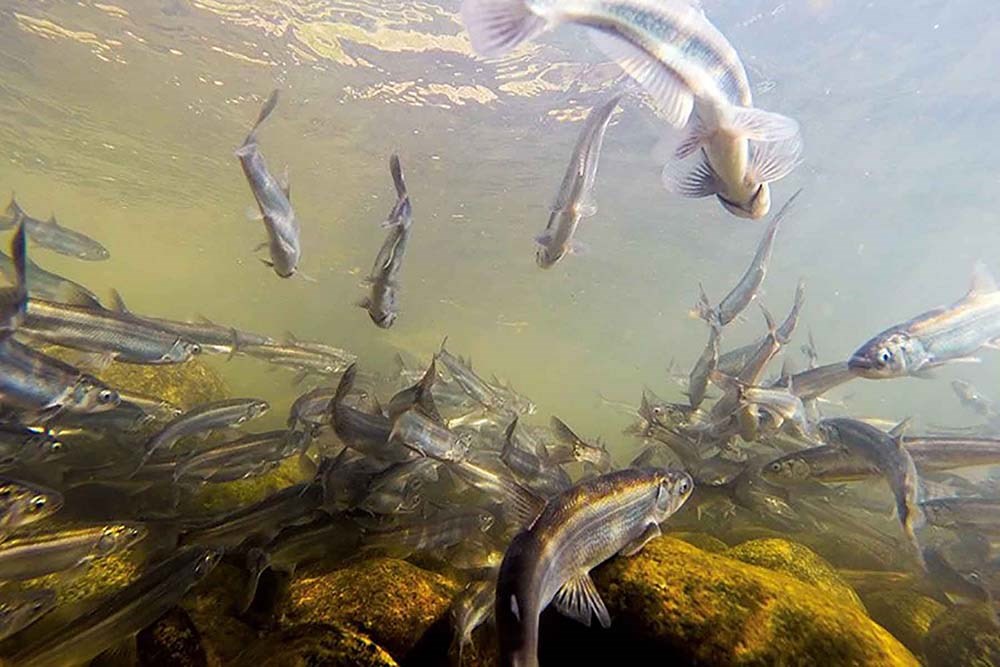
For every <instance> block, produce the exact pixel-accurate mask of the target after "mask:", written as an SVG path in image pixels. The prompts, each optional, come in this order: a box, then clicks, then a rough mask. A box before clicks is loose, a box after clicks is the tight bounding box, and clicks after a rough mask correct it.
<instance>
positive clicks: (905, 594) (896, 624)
mask: <svg viewBox="0 0 1000 667" xmlns="http://www.w3.org/2000/svg"><path fill="white" fill-rule="evenodd" d="M861 599H862V600H863V601H864V603H865V607H867V609H868V613H869V615H870V616H871V617H872V620H874V621H875V622H876V623H878V624H879V625H881V626H882V627H883V628H885V629H886V630H888V631H889V632H891V633H892V635H893V636H894V637H895V638H896V639H898V640H899V641H901V642H903V644H904V645H905V646H906V647H907V648H908V649H910V650H911V651H913V652H914V653H918V654H919V653H921V652H922V651H923V642H924V637H925V636H926V635H927V632H928V631H929V630H930V627H931V624H932V623H933V622H934V619H935V618H937V617H938V616H939V615H940V614H941V613H942V612H943V611H945V609H946V607H945V606H944V605H943V604H941V603H940V602H938V601H937V600H934V599H932V598H929V597H927V596H926V595H921V594H920V593H917V592H915V591H910V590H881V591H874V592H871V593H868V594H865V595H863V596H862V598H861Z"/></svg>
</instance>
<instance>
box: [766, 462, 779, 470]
mask: <svg viewBox="0 0 1000 667" xmlns="http://www.w3.org/2000/svg"><path fill="white" fill-rule="evenodd" d="M768 468H770V469H771V471H772V472H778V471H780V470H781V464H780V463H778V462H777V461H775V462H774V463H772V464H771V465H769V466H768Z"/></svg>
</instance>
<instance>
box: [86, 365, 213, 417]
mask: <svg viewBox="0 0 1000 667" xmlns="http://www.w3.org/2000/svg"><path fill="white" fill-rule="evenodd" d="M97 375H98V377H100V378H101V380H103V381H104V382H106V383H107V384H108V385H109V386H111V387H114V388H115V389H118V390H120V391H127V392H130V393H135V394H141V395H142V396H148V397H149V398H157V399H159V400H161V401H166V402H167V403H169V404H171V405H175V406H177V407H178V408H181V409H182V410H190V409H191V408H193V407H194V406H196V405H200V404H202V403H208V402H209V401H218V400H222V399H224V398H227V397H228V396H229V389H228V388H227V387H226V383H225V382H224V381H223V380H222V376H220V375H219V374H218V373H217V372H215V370H214V369H212V368H211V367H210V366H208V364H206V363H205V362H203V361H201V360H200V359H191V360H189V361H186V362H184V363H183V364H157V365H152V366H149V365H142V364H122V363H118V362H115V363H112V364H110V365H109V366H108V367H107V368H105V369H104V370H102V371H100V372H99V373H97Z"/></svg>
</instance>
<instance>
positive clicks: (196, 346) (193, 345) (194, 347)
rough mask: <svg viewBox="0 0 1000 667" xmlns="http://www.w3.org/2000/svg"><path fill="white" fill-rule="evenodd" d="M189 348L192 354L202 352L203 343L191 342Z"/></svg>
mask: <svg viewBox="0 0 1000 667" xmlns="http://www.w3.org/2000/svg"><path fill="white" fill-rule="evenodd" d="M188 349H189V350H190V351H191V354H201V345H199V344H198V343H191V346H190V347H189V348H188Z"/></svg>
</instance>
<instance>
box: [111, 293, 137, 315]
mask: <svg viewBox="0 0 1000 667" xmlns="http://www.w3.org/2000/svg"><path fill="white" fill-rule="evenodd" d="M111 310H113V311H114V312H116V313H118V314H119V315H131V314H132V312H131V311H130V310H129V309H128V306H126V305H125V299H123V298H122V295H121V293H120V292H119V291H118V290H116V289H115V288H114V287H112V288H111Z"/></svg>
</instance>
